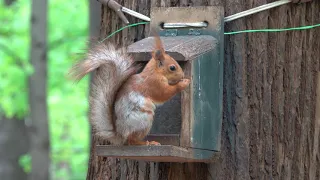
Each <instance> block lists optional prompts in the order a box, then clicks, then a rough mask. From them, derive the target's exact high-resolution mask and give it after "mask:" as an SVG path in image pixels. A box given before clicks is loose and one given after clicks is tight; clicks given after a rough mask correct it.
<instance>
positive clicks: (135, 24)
mask: <svg viewBox="0 0 320 180" xmlns="http://www.w3.org/2000/svg"><path fill="white" fill-rule="evenodd" d="M142 24H149V22H139V23H134V24H129V25H127V26H124V27H122V28H120V29H118V30H116V31H114V32H113V33H111V34H110V35H109V36H107V37H106V38H104V39H103V40H102V41H100V43H101V42H103V41H104V40H106V39H108V38H110V37H111V36H113V35H115V34H116V33H118V32H120V31H122V30H124V29H125V28H128V27H133V26H138V25H142ZM316 27H320V24H315V25H310V26H301V27H294V28H284V29H252V30H250V29H249V30H243V31H234V32H225V33H224V34H225V35H233V34H241V33H254V32H282V31H296V30H306V29H312V28H316Z"/></svg>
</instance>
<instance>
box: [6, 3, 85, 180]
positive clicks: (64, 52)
mask: <svg viewBox="0 0 320 180" xmlns="http://www.w3.org/2000/svg"><path fill="white" fill-rule="evenodd" d="M88 4H89V3H88V0H80V1H68V2H66V1H63V0H55V1H49V2H48V8H47V10H48V12H47V13H48V17H47V20H46V23H48V34H47V39H48V43H47V44H48V46H47V55H48V57H47V59H48V61H47V63H48V64H47V73H48V74H47V96H46V98H47V104H48V116H49V120H50V121H49V122H48V125H49V135H50V136H49V138H50V160H51V162H48V163H50V175H51V177H50V178H51V179H52V180H55V179H83V177H85V175H86V169H87V159H88V150H89V147H88V145H89V127H88V122H87V106H88V105H87V101H86V98H87V92H88V84H87V80H86V79H84V80H83V81H81V82H79V83H78V84H77V85H76V86H75V84H74V83H73V82H72V81H69V80H68V79H66V77H65V74H66V72H67V71H68V69H69V68H70V66H71V64H72V63H73V61H74V60H75V59H79V57H78V55H77V53H79V52H81V51H83V49H85V47H86V41H87V39H88V33H89V28H88V27H89V23H88V22H89V16H88V15H89V8H88V7H89V5H88ZM30 18H31V1H29V0H16V1H14V3H11V5H10V6H7V5H6V1H4V0H0V22H1V24H2V26H0V59H1V60H0V92H1V93H0V112H1V116H0V117H1V118H0V119H1V121H0V141H1V142H0V143H1V146H0V157H1V158H0V164H1V165H5V166H1V167H4V168H1V170H0V171H1V172H0V173H1V175H0V176H1V179H6V178H8V179H10V180H15V179H19V180H20V179H23V178H22V176H19V177H18V175H19V174H21V173H20V172H22V169H23V171H24V172H22V174H23V173H25V174H24V175H26V174H28V173H30V172H31V170H32V168H31V161H32V160H31V157H30V154H29V153H28V152H27V151H28V147H29V143H28V141H27V137H28V136H26V135H25V134H24V133H25V130H24V129H22V125H23V124H26V126H27V127H28V126H29V125H30V120H31V119H30V118H26V117H28V116H29V103H28V99H29V98H28V76H29V75H30V74H32V73H33V67H32V66H31V65H30V62H29V60H30V39H31V37H30V34H31V33H30V27H31V21H30ZM2 117H3V118H2ZM7 119H9V120H11V119H12V120H15V119H20V120H21V122H17V123H16V122H14V121H5V120H7ZM9 123H10V124H9ZM19 136H22V137H19ZM9 149H10V150H9ZM48 150H49V149H48ZM17 152H18V153H17ZM9 160H10V162H9ZM10 163H12V164H10ZM11 165H12V166H11ZM11 167H12V168H11ZM16 177H17V178H16Z"/></svg>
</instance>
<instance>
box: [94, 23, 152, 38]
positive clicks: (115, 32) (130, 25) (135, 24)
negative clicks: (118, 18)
mask: <svg viewBox="0 0 320 180" xmlns="http://www.w3.org/2000/svg"><path fill="white" fill-rule="evenodd" d="M142 24H149V22H139V23H134V24H129V25H127V26H124V27H122V28H120V29H118V30H116V31H114V32H113V33H111V34H110V35H109V36H107V37H106V38H104V39H102V40H101V41H100V43H102V42H103V41H105V40H106V39H108V38H110V37H111V36H113V35H115V34H117V33H118V32H120V31H122V30H124V29H125V28H128V27H133V26H139V25H142Z"/></svg>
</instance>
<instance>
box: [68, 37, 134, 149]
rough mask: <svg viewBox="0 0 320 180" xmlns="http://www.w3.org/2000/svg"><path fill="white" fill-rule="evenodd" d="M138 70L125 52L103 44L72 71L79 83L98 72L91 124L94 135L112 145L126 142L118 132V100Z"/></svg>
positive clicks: (94, 85)
mask: <svg viewBox="0 0 320 180" xmlns="http://www.w3.org/2000/svg"><path fill="white" fill-rule="evenodd" d="M137 68H138V67H137V66H135V65H134V61H133V59H132V58H131V57H130V56H129V55H128V54H127V53H126V50H125V49H123V48H122V49H116V48H115V46H114V45H112V44H107V45H105V44H102V43H101V44H97V45H95V46H94V47H93V48H91V49H89V51H88V54H87V57H86V58H85V59H84V60H83V61H80V62H78V63H76V64H75V65H74V66H73V67H72V68H71V70H70V72H69V75H70V76H71V77H72V78H74V79H75V80H77V81H79V80H81V79H82V78H83V77H84V76H85V75H86V74H88V73H90V72H92V71H95V72H93V73H94V74H92V75H93V79H92V83H91V88H90V99H89V102H90V124H91V126H92V130H93V133H94V135H96V136H98V137H100V138H103V139H106V140H108V141H109V142H110V143H112V144H118V145H120V144H123V143H124V140H123V138H122V137H121V136H119V135H118V134H117V133H116V132H115V127H114V119H113V114H114V112H113V111H114V109H113V107H114V102H115V98H116V95H117V92H118V90H119V88H120V86H121V85H122V84H123V83H124V82H125V81H126V80H127V79H128V78H129V77H130V76H131V75H133V74H134V73H135V71H136V70H137Z"/></svg>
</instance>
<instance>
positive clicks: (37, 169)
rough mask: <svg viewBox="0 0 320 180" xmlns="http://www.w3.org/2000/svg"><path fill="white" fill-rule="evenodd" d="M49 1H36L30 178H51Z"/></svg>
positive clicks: (32, 56)
mask: <svg viewBox="0 0 320 180" xmlns="http://www.w3.org/2000/svg"><path fill="white" fill-rule="evenodd" d="M47 8H48V7H47V0H41V1H37V0H34V1H32V15H31V56H30V60H31V64H32V65H33V68H34V73H33V74H32V75H31V76H30V79H29V103H30V111H31V123H32V124H31V127H30V135H31V136H30V138H31V139H30V140H31V142H30V153H31V159H32V172H31V176H30V178H31V179H32V180H34V179H49V165H50V159H49V149H50V148H49V147H50V142H49V131H48V112H47V110H48V108H47Z"/></svg>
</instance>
